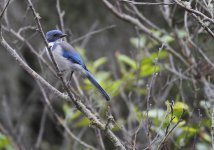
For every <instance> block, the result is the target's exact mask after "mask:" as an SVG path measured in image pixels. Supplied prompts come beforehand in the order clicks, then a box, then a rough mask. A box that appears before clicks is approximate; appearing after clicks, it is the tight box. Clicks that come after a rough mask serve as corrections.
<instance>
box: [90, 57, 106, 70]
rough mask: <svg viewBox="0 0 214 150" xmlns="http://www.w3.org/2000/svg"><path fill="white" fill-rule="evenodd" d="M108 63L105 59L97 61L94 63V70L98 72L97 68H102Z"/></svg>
mask: <svg viewBox="0 0 214 150" xmlns="http://www.w3.org/2000/svg"><path fill="white" fill-rule="evenodd" d="M106 61H107V59H106V58H105V57H101V58H99V59H97V60H96V61H94V63H93V67H94V70H97V68H99V67H100V66H102V65H103V64H105V63H106Z"/></svg>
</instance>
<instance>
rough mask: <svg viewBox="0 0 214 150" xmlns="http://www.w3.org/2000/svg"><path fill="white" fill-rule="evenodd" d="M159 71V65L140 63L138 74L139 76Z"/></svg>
mask: <svg viewBox="0 0 214 150" xmlns="http://www.w3.org/2000/svg"><path fill="white" fill-rule="evenodd" d="M159 71H160V67H159V66H154V65H148V64H147V65H142V66H141V69H140V76H141V77H147V76H150V75H152V74H154V73H156V72H159Z"/></svg>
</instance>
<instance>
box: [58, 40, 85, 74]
mask: <svg viewBox="0 0 214 150" xmlns="http://www.w3.org/2000/svg"><path fill="white" fill-rule="evenodd" d="M59 45H60V46H61V47H62V55H63V57H65V58H66V59H68V60H69V61H71V62H72V63H76V64H79V65H81V66H82V67H83V68H84V69H86V70H87V68H86V66H85V64H84V62H83V60H82V58H81V57H80V55H79V54H78V53H77V52H76V51H75V50H74V48H73V47H72V46H71V45H70V44H68V43H67V42H61V43H59Z"/></svg>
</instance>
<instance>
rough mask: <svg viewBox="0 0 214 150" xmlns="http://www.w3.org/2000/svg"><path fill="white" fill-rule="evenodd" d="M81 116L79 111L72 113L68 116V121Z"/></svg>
mask: <svg viewBox="0 0 214 150" xmlns="http://www.w3.org/2000/svg"><path fill="white" fill-rule="evenodd" d="M80 115H81V112H80V111H79V110H76V111H74V112H73V113H72V114H71V116H70V118H69V119H70V121H73V120H75V119H77V118H78V117H79V116H80Z"/></svg>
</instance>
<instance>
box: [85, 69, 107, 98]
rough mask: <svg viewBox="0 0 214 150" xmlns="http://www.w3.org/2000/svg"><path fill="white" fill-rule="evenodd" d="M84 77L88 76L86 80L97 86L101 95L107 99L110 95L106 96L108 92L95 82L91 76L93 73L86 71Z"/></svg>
mask: <svg viewBox="0 0 214 150" xmlns="http://www.w3.org/2000/svg"><path fill="white" fill-rule="evenodd" d="M86 77H87V78H88V80H89V81H90V82H91V83H92V84H93V85H94V86H95V87H96V88H97V90H98V91H99V92H100V93H101V94H102V95H103V97H104V98H105V99H106V100H107V101H109V100H110V97H109V96H108V94H107V93H106V92H105V91H104V90H103V88H102V87H101V86H100V85H99V83H97V81H96V79H95V78H94V77H93V75H92V74H91V73H90V72H89V71H86Z"/></svg>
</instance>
